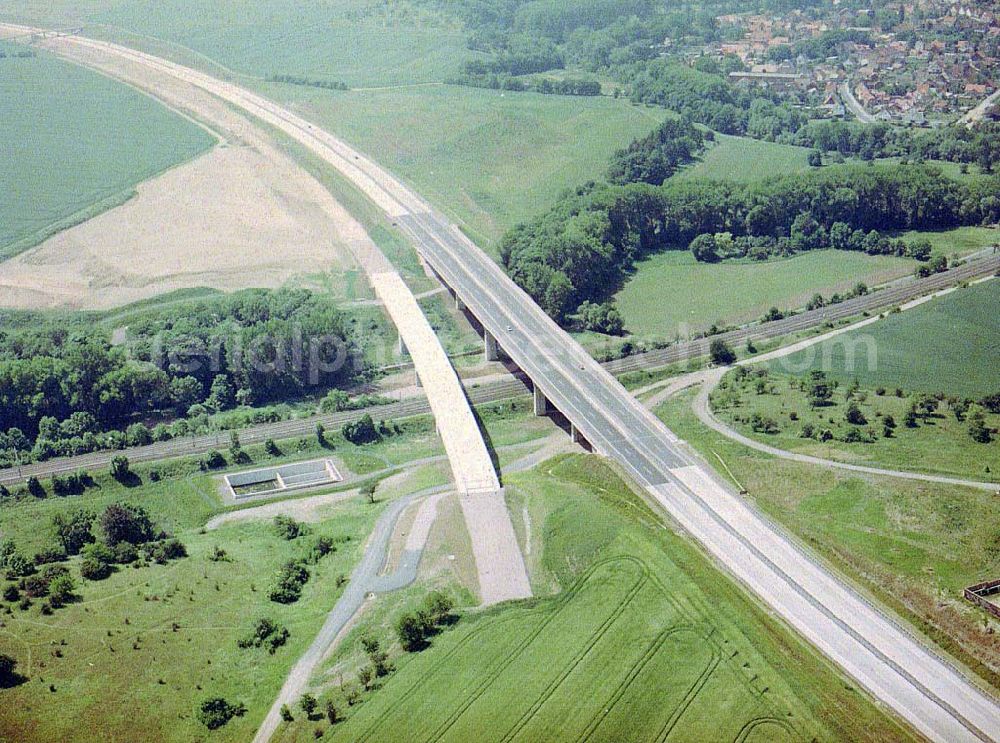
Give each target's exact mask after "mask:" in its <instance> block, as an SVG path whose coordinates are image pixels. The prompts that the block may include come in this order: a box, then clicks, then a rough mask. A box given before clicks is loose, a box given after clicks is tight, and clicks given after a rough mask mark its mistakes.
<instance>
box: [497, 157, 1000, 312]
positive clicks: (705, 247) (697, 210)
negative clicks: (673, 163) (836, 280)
mask: <svg viewBox="0 0 1000 743" xmlns="http://www.w3.org/2000/svg"><path fill="white" fill-rule="evenodd" d="M998 193H1000V179H998V178H996V177H993V178H990V179H985V180H981V181H975V182H972V183H960V182H957V181H955V180H952V179H950V178H947V177H945V176H944V175H942V174H941V172H940V170H939V169H938V168H936V167H934V166H930V165H922V166H920V165H909V166H904V165H897V164H872V165H841V166H832V167H827V168H823V169H816V170H812V171H809V172H807V173H804V174H800V175H790V176H784V177H779V178H773V179H770V180H765V181H761V182H758V183H751V184H736V183H728V182H716V181H706V180H686V181H682V182H674V181H669V180H668V181H666V182H665V183H663V185H661V186H655V185H651V184H649V183H641V182H637V183H627V184H625V185H615V184H608V183H590V184H587V185H585V186H583V187H581V188H579V189H578V190H577V191H575V192H573V193H571V194H568V195H566V196H564V197H563V198H562V199H561V200H560V201H559V202H558V203H557V204H556V205H555V206H554V207H553V208H552V209H551V210H549V211H548V212H546V213H545V214H543V215H542V216H540V217H539V218H537V219H536V220H534V221H532V222H531V223H529V224H525V225H521V226H518V227H516V228H515V229H513V230H512V231H511V232H510V233H508V234H507V235H506V236H505V238H504V240H503V242H502V244H501V260H502V262H503V265H504V267H505V268H506V269H507V271H508V272H509V273H510V275H511V276H512V277H513V278H514V280H515V281H517V282H518V283H519V284H520V285H521V286H522V287H524V289H525V290H526V291H527V292H528V293H529V294H530V295H531V296H532V297H533V298H534V299H535V300H536V301H537V302H538V303H539V304H540V305H541V306H542V307H543V308H545V310H546V311H547V312H548V313H549V314H550V315H551V316H552V317H554V318H556V319H557V320H558V321H560V322H566V321H568V320H571V319H573V318H574V317H575V316H576V314H577V313H578V308H579V307H580V306H581V305H582V304H584V303H588V302H589V303H602V302H605V301H606V300H607V299H608V298H609V297H610V296H611V295H612V294H613V293H614V292H615V291H617V289H618V288H620V286H621V285H622V282H623V281H624V279H625V277H626V276H627V275H628V273H629V272H630V271H631V270H632V268H633V266H634V263H635V261H636V260H637V259H639V258H641V257H642V256H644V255H648V254H649V253H652V252H656V251H662V250H670V249H687V248H690V249H691V250H692V252H693V253H694V254H695V257H696V258H697V259H698V260H700V261H706V262H712V261H717V260H721V259H723V258H733V257H750V258H754V259H765V258H768V257H770V256H775V255H791V254H793V253H796V252H800V251H805V250H813V249H818V248H826V247H832V248H837V249H841V250H858V251H864V252H867V253H871V254H878V253H892V254H897V255H904V254H907V255H912V256H913V257H916V258H919V259H926V258H927V257H929V250H928V249H927V247H926V246H925V245H923V244H914V245H907V244H905V243H903V242H902V241H900V240H893V239H889V238H887V237H885V236H883V235H881V234H880V231H885V230H910V229H917V230H933V229H942V228H947V227H954V226H957V225H962V224H981V223H993V222H996V221H997V220H1000V198H998V197H997V194H998Z"/></svg>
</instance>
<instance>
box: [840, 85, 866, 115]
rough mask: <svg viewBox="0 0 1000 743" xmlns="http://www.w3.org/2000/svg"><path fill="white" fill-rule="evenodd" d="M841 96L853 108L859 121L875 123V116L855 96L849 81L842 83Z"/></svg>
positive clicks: (852, 111)
mask: <svg viewBox="0 0 1000 743" xmlns="http://www.w3.org/2000/svg"><path fill="white" fill-rule="evenodd" d="M840 98H841V100H843V101H844V104H845V105H846V106H847V107H848V108H849V109H850V110H851V113H853V114H854V115H855V116H857V117H858V121H860V122H861V123H862V124H874V123H875V117H874V116H872V115H871V114H870V113H868V112H867V111H865V107H864V106H862V105H861V104H860V103H859V102H858V99H857V98H855V97H854V91H852V90H851V86H850V85H849V84H848V83H841V84H840Z"/></svg>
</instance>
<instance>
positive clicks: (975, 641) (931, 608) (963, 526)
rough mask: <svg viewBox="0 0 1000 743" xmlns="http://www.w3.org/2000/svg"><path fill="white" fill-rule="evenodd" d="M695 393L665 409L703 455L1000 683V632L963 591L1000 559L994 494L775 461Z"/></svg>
mask: <svg viewBox="0 0 1000 743" xmlns="http://www.w3.org/2000/svg"><path fill="white" fill-rule="evenodd" d="M692 394H693V393H691V392H688V393H682V394H681V395H679V396H678V397H676V398H674V399H673V400H671V401H669V402H668V403H666V404H665V405H663V406H662V407H661V408H660V409H659V410H658V411H657V414H658V415H659V416H660V418H662V419H663V420H664V422H666V424H667V425H668V426H670V428H671V429H672V430H673V431H675V432H676V433H677V434H678V435H679V436H680V437H681V438H683V439H684V440H686V441H687V442H689V443H690V444H691V445H692V446H694V448H696V449H697V450H698V451H699V452H701V454H702V455H703V456H705V457H706V458H710V459H711V461H713V462H715V461H717V460H716V455H718V456H719V457H721V458H722V459H723V460H724V461H725V463H726V465H727V467H728V468H729V470H731V472H732V473H733V475H734V476H735V478H736V479H737V480H738V482H739V483H740V484H741V485H742V486H743V487H745V488H747V490H748V491H749V492H750V494H751V497H752V498H753V499H754V501H755V503H756V504H757V505H758V506H759V507H760V508H761V509H762V510H764V511H765V512H766V513H767V514H768V515H770V516H771V518H773V519H774V520H775V521H778V522H780V523H782V524H784V525H785V526H787V527H788V528H789V529H790V530H791V531H792V532H794V533H795V534H797V535H798V536H799V537H801V538H802V539H804V540H805V541H806V542H807V543H808V544H809V545H810V546H812V547H813V548H814V549H816V550H817V551H819V552H820V553H822V554H823V555H825V556H826V557H828V558H829V559H831V560H832V561H833V563H834V564H836V565H837V566H838V567H840V568H842V569H843V570H845V571H846V572H847V573H848V574H850V575H852V576H854V577H855V579H856V580H858V582H859V583H861V584H862V585H865V586H867V587H869V588H870V589H871V590H872V591H873V592H874V593H875V594H876V595H877V596H879V597H880V598H881V599H882V600H884V601H885V602H886V603H888V604H889V605H890V606H892V607H894V608H896V609H897V610H899V611H901V612H903V613H904V614H905V615H907V616H909V617H910V618H911V619H912V620H913V621H914V622H915V623H916V624H917V625H918V626H920V627H921V628H922V629H924V630H925V631H926V632H927V633H928V635H929V636H930V637H932V638H933V639H934V640H935V641H936V642H937V643H938V644H940V645H941V646H942V647H944V648H945V649H947V650H948V651H950V652H952V653H953V654H955V655H956V657H958V658H960V659H961V660H963V661H964V662H965V663H967V664H968V665H969V666H970V667H971V668H973V669H974V670H976V672H977V673H979V674H980V675H981V676H983V678H985V679H987V680H988V681H990V682H991V683H992V684H993V685H994V686H998V685H1000V640H998V639H997V635H995V634H987V633H985V632H984V625H983V620H984V617H985V613H984V612H983V611H982V610H979V609H975V608H973V607H972V606H971V605H970V604H968V603H967V602H966V601H965V600H964V599H963V598H962V589H963V588H964V587H965V586H967V585H970V584H972V583H975V582H978V581H980V580H986V579H988V578H990V577H992V576H993V575H994V573H995V570H996V561H997V559H998V557H1000V543H998V539H997V535H998V534H1000V513H998V511H997V509H996V507H995V504H994V502H993V501H994V500H995V497H994V496H993V495H992V494H990V493H988V492H985V491H979V490H970V489H964V488H952V487H946V486H941V485H933V484H930V483H918V482H912V481H905V480H898V479H892V478H868V477H861V476H857V475H855V474H852V473H846V472H842V471H835V470H827V469H823V468H819V467H814V466H811V465H804V464H798V463H796V462H789V461H787V460H779V459H775V458H772V457H769V456H767V455H764V454H761V453H759V452H756V451H754V450H751V449H747V448H746V447H743V446H741V445H739V444H735V443H733V442H732V441H730V440H729V439H726V438H724V437H722V436H721V435H719V434H716V433H715V432H714V431H712V430H710V429H708V428H706V427H705V426H703V425H702V424H701V423H700V422H699V421H698V419H697V418H696V417H695V415H694V413H693V412H692V411H691V407H690V405H691V397H692Z"/></svg>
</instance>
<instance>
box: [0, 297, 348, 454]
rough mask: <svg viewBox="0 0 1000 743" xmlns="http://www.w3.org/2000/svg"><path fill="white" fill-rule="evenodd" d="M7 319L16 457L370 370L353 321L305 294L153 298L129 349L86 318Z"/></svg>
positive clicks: (106, 438) (135, 437)
mask: <svg viewBox="0 0 1000 743" xmlns="http://www.w3.org/2000/svg"><path fill="white" fill-rule="evenodd" d="M5 320H7V321H6V322H4V323H3V326H4V327H5V328H8V329H7V330H4V331H2V332H0V457H3V458H4V459H7V460H9V459H11V458H12V455H11V452H12V451H16V452H20V455H19V457H18V458H20V459H22V460H23V459H25V458H30V457H34V458H37V459H44V458H47V457H49V456H53V455H56V454H76V453H82V452H86V451H93V450H96V449H100V448H117V447H119V446H124V445H125V444H126V443H128V444H142V443H148V442H149V441H150V440H151V439H152V435H151V434H150V432H149V430H148V429H147V428H146V426H145V424H144V422H146V421H155V420H157V419H165V418H169V417H174V416H180V417H184V416H198V415H204V414H207V413H214V412H218V411H222V410H226V409H229V408H233V407H235V406H237V405H260V404H264V403H268V402H271V401H276V400H288V399H294V398H296V397H300V396H302V395H303V394H304V393H306V392H308V391H310V390H313V389H315V390H317V391H319V390H322V389H324V388H329V387H339V386H344V385H346V384H349V383H351V382H353V381H355V380H356V379H357V378H358V377H359V376H363V375H364V374H365V373H366V372H365V367H364V363H363V362H362V352H361V349H360V348H359V344H358V343H357V342H356V341H355V340H354V338H355V336H356V335H357V334H356V333H355V332H354V331H353V330H352V328H351V323H350V321H349V318H348V317H347V316H345V315H344V314H343V313H342V312H340V311H339V310H338V309H337V308H336V305H335V304H334V302H333V301H332V300H331V299H329V298H327V297H324V296H320V295H317V294H313V293H311V292H309V291H306V290H291V289H282V290H278V291H267V290H256V289H250V290H245V291H239V292H235V293H233V294H230V295H224V296H219V297H214V298H211V299H203V300H193V301H188V302H184V303H182V304H178V305H165V306H163V307H160V308H157V307H156V306H155V305H154V306H153V307H152V308H151V309H148V310H146V311H144V312H141V313H139V314H138V315H137V316H135V317H132V318H130V323H129V328H128V334H129V342H128V345H127V346H126V345H112V343H111V339H110V335H111V334H110V332H109V330H108V328H106V327H104V326H101V325H98V324H95V323H93V322H91V321H89V320H88V319H87V318H86V317H79V316H78V317H77V318H75V319H72V320H69V319H66V318H50V317H47V316H45V315H38V316H32V317H28V318H26V317H24V316H23V315H18V316H17V317H15V316H14V315H11V316H10V317H8V318H5ZM126 427H128V434H127V435H122V433H121V431H122V430H124V429H126ZM161 437H165V436H164V435H162V434H159V433H158V436H157V438H161Z"/></svg>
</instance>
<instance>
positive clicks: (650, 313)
mask: <svg viewBox="0 0 1000 743" xmlns="http://www.w3.org/2000/svg"><path fill="white" fill-rule="evenodd" d="M915 265H916V263H915V262H914V261H911V260H908V259H904V258H894V257H888V256H868V255H863V254H860V253H849V252H844V251H837V250H818V251H813V252H809V253H803V254H800V255H797V256H793V257H792V258H786V259H780V260H771V261H765V262H762V263H753V262H725V263H720V264H707V263H698V262H697V261H695V259H694V256H692V255H691V253H690V252H689V251H686V250H683V251H670V252H666V253H660V254H658V255H654V256H652V257H650V258H648V259H646V260H644V261H642V262H640V263H639V264H638V265H637V270H636V273H635V275H634V276H633V277H632V278H630V279H629V280H628V282H627V283H626V284H625V286H624V288H623V289H622V290H621V291H620V292H619V293H618V295H617V296H616V298H615V299H616V304H617V307H618V309H619V311H620V312H621V313H622V316H623V318H624V320H625V327H626V329H628V330H629V331H630V332H632V333H634V334H636V335H640V336H655V337H659V338H670V339H672V338H674V337H675V336H676V335H677V334H678V333H680V335H681V337H686V336H687V335H688V334H689V333H693V332H696V331H700V330H705V329H707V328H708V327H709V326H710V325H711V324H712V323H716V324H719V325H726V324H729V323H742V322H749V321H752V320H757V319H759V318H760V317H761V316H762V315H763V314H764V313H765V312H766V311H767V310H768V309H769V308H770V307H778V308H780V309H785V310H787V309H795V308H799V307H802V306H804V305H805V303H806V302H808V301H809V300H810V299H811V298H812V296H813V295H814V294H816V293H817V292H819V293H822V294H823V295H824V296H826V297H829V296H830V295H831V294H833V293H834V292H840V293H844V292H846V291H848V290H850V289H852V288H853V287H854V286H855V285H856V284H857V283H858V282H859V281H863V282H865V283H866V284H868V285H869V286H874V285H875V284H878V283H881V282H884V281H888V280H890V279H893V278H897V277H899V276H905V275H908V274H910V273H911V272H912V271H913V267H914V266H915Z"/></svg>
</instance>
